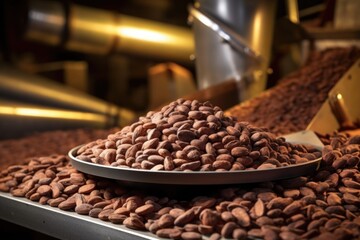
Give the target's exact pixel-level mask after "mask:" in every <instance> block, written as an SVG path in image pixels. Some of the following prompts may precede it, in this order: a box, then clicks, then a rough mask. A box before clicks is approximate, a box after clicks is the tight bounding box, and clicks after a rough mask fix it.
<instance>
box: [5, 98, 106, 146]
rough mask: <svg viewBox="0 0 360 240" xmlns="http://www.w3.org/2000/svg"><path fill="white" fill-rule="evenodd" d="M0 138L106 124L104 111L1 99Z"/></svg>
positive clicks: (101, 126) (98, 126) (100, 126)
mask: <svg viewBox="0 0 360 240" xmlns="http://www.w3.org/2000/svg"><path fill="white" fill-rule="evenodd" d="M0 119H1V121H0V132H1V135H0V139H8V138H17V137H22V136H23V135H25V134H29V133H33V132H41V131H50V130H65V129H75V128H109V127H112V126H110V125H109V124H110V123H109V122H108V120H109V119H108V117H107V116H105V115H104V114H99V113H91V112H80V111H70V110H64V109H59V108H49V107H44V106H38V105H33V104H31V105H30V104H25V103H21V102H14V101H8V100H2V99H0Z"/></svg>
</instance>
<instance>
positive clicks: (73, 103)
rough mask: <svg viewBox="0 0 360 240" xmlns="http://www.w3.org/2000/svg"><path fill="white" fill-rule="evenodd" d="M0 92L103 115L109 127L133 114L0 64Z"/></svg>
mask: <svg viewBox="0 0 360 240" xmlns="http://www.w3.org/2000/svg"><path fill="white" fill-rule="evenodd" d="M0 95H1V97H2V98H6V99H11V100H14V101H17V102H26V103H29V104H35V105H39V106H44V107H45V106H46V107H51V108H52V107H54V108H59V109H64V110H65V109H66V110H74V111H84V112H92V113H98V114H103V115H104V116H106V118H107V119H108V122H109V125H110V126H125V125H127V124H129V123H131V122H132V121H133V120H134V119H135V117H136V114H135V113H134V112H132V111H130V110H128V109H125V108H121V107H118V106H116V105H114V104H112V103H109V102H106V101H104V100H102V99H99V98H96V97H94V96H91V95H89V94H86V93H84V92H81V91H77V90H75V89H72V88H69V87H67V86H65V85H62V84H59V83H56V82H54V81H51V80H49V79H46V78H42V77H40V76H36V75H31V74H27V73H24V72H21V71H19V70H16V69H14V68H12V67H9V66H4V65H2V66H0Z"/></svg>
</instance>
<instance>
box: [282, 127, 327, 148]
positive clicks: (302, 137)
mask: <svg viewBox="0 0 360 240" xmlns="http://www.w3.org/2000/svg"><path fill="white" fill-rule="evenodd" d="M282 137H284V138H285V139H286V141H287V142H296V143H298V144H311V145H312V146H314V147H316V148H317V149H319V150H321V149H322V148H323V147H324V144H323V143H322V142H321V140H320V139H319V138H318V136H317V135H316V134H315V133H314V132H313V131H311V130H304V131H299V132H295V133H290V134H286V135H283V136H282Z"/></svg>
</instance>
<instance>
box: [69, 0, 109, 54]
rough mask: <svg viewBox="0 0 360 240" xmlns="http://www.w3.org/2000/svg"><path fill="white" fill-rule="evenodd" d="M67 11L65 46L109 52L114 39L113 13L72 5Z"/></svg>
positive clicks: (86, 51)
mask: <svg viewBox="0 0 360 240" xmlns="http://www.w3.org/2000/svg"><path fill="white" fill-rule="evenodd" d="M69 11H70V13H69V24H68V25H69V38H68V41H67V42H66V45H65V46H66V48H68V49H70V50H74V51H81V52H85V53H95V54H106V53H109V52H110V50H111V47H112V45H113V43H114V41H115V35H114V29H115V14H114V13H111V12H108V11H104V10H99V9H95V8H89V7H84V6H78V5H73V6H71V7H70V10H69Z"/></svg>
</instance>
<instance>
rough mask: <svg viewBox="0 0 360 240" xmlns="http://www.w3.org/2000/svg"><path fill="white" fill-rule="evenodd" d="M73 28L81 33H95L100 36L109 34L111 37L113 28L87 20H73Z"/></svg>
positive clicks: (109, 25)
mask: <svg viewBox="0 0 360 240" xmlns="http://www.w3.org/2000/svg"><path fill="white" fill-rule="evenodd" d="M73 21H74V26H76V28H77V29H81V30H82V31H87V32H95V33H100V34H109V35H112V34H113V32H114V26H113V25H111V24H106V23H101V22H100V23H98V22H96V21H94V22H91V21H89V20H88V19H85V20H82V19H74V20H73Z"/></svg>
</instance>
